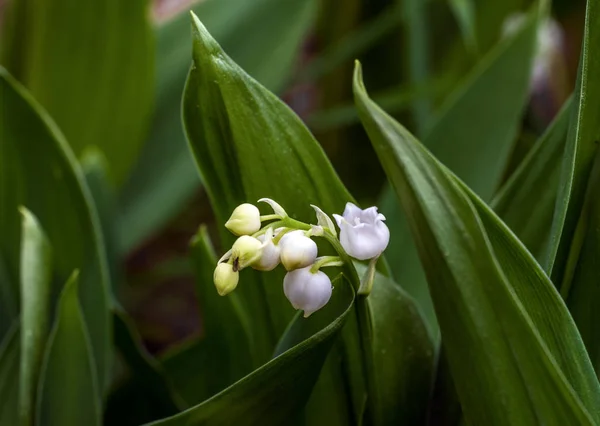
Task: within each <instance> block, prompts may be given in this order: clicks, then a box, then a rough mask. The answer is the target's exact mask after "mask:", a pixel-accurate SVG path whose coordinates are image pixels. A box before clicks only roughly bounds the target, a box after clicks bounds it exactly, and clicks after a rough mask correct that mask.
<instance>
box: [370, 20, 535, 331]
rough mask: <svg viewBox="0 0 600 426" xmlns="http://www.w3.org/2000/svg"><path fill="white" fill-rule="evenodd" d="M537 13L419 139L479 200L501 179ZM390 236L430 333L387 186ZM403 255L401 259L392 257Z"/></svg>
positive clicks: (417, 267) (422, 290)
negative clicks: (475, 193) (422, 137)
mask: <svg viewBox="0 0 600 426" xmlns="http://www.w3.org/2000/svg"><path fill="white" fill-rule="evenodd" d="M536 30H537V14H535V13H534V14H532V16H530V18H529V21H528V22H527V24H526V25H524V26H523V28H522V30H521V31H520V32H519V33H517V34H515V36H514V37H512V38H510V39H508V40H504V41H503V42H502V43H500V44H499V45H498V46H497V47H496V48H494V49H493V50H492V51H491V52H490V53H489V54H487V55H486V56H485V57H484V58H483V59H482V60H481V62H480V63H479V64H478V65H477V66H476V67H475V69H474V70H473V71H472V72H471V73H470V74H469V75H468V76H467V77H466V78H465V80H464V81H463V83H462V84H461V85H460V87H459V88H458V89H456V90H455V91H454V93H453V94H452V95H451V96H450V98H449V99H448V101H447V102H446V104H445V105H444V106H443V107H442V111H441V112H440V114H439V116H438V119H437V121H436V122H435V123H434V124H433V125H432V127H431V129H430V130H429V131H428V132H426V136H425V138H424V144H425V145H426V146H427V147H428V148H429V149H430V150H431V151H432V152H433V154H434V155H435V156H436V157H437V158H438V159H439V160H440V161H441V162H442V163H443V164H444V165H446V166H447V167H448V168H449V169H450V170H452V171H453V172H454V173H456V174H457V175H458V176H459V177H460V178H461V179H462V180H464V181H465V182H466V183H467V184H468V185H469V186H470V187H471V188H472V189H473V190H474V191H475V192H477V193H478V194H479V195H480V196H481V197H482V198H483V199H484V200H489V199H490V198H491V197H492V195H493V193H494V191H495V190H496V189H497V187H498V185H499V184H500V180H501V178H502V175H503V173H504V170H505V167H506V165H507V163H508V160H509V157H510V154H511V152H512V146H513V143H514V140H515V136H516V134H517V130H518V128H519V125H520V121H521V114H522V111H523V108H524V107H525V104H526V101H527V92H528V90H527V88H528V85H529V74H530V70H531V61H532V58H533V54H534V48H535V43H536V39H537V35H536ZM381 211H382V212H383V213H384V214H385V216H386V217H387V218H388V221H387V224H388V226H389V228H390V232H391V235H392V238H391V240H390V246H389V248H388V250H387V256H388V258H389V259H391V260H392V261H391V266H392V272H393V275H394V277H395V279H396V281H397V282H398V283H399V284H400V285H401V286H402V287H403V288H404V289H406V291H408V292H409V293H410V294H411V295H412V296H413V297H414V298H415V299H416V300H417V301H418V302H419V304H420V306H421V308H422V309H423V312H424V314H425V316H426V318H427V320H428V324H429V326H430V327H431V329H432V331H433V332H434V334H436V330H437V326H436V322H435V314H434V310H433V305H432V302H431V298H430V295H429V292H428V291H427V286H426V283H425V276H424V274H423V270H422V267H421V264H420V263H419V261H418V257H417V252H416V248H415V245H414V243H413V242H412V241H411V238H410V235H409V229H408V226H407V224H406V220H405V216H404V214H403V213H402V211H401V210H400V207H399V205H398V201H397V200H396V197H395V194H394V193H393V191H392V190H391V189H390V188H389V187H388V188H387V189H386V191H385V193H384V195H383V198H382V201H381ZM398 259H402V262H399V261H397V260H398Z"/></svg>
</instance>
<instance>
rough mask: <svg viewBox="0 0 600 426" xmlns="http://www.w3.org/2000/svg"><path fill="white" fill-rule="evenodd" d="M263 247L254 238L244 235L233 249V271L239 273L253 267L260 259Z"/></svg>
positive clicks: (234, 244) (236, 241)
mask: <svg viewBox="0 0 600 426" xmlns="http://www.w3.org/2000/svg"><path fill="white" fill-rule="evenodd" d="M262 249H263V245H262V243H261V242H260V241H259V240H258V239H257V238H254V237H250V236H249V235H242V236H241V237H239V238H238V239H237V240H235V243H233V247H231V258H232V259H233V270H234V271H239V270H242V269H244V268H246V267H247V266H250V265H252V264H253V263H254V262H256V261H257V260H259V259H260V257H261V255H262Z"/></svg>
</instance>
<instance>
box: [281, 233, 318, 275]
mask: <svg viewBox="0 0 600 426" xmlns="http://www.w3.org/2000/svg"><path fill="white" fill-rule="evenodd" d="M279 245H280V247H281V254H280V256H281V263H282V264H283V266H284V267H285V269H287V270H288V271H292V270H294V269H299V268H304V267H305V266H309V265H312V264H313V263H314V262H315V259H316V258H317V244H316V243H315V242H314V241H313V240H311V239H310V238H308V237H307V236H306V235H304V231H292V232H289V233H287V234H285V235H284V236H283V237H282V238H281V241H280V242H279Z"/></svg>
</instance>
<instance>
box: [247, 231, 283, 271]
mask: <svg viewBox="0 0 600 426" xmlns="http://www.w3.org/2000/svg"><path fill="white" fill-rule="evenodd" d="M256 238H257V239H258V240H259V241H260V242H262V246H263V248H262V254H261V256H260V259H258V260H257V261H256V262H254V263H253V264H252V267H253V268H254V269H258V270H259V271H272V270H273V269H275V268H276V267H277V265H279V255H280V252H281V249H280V247H279V245H275V244H273V229H271V228H269V230H268V231H267V232H266V233H264V234H263V235H259V236H258V237H256Z"/></svg>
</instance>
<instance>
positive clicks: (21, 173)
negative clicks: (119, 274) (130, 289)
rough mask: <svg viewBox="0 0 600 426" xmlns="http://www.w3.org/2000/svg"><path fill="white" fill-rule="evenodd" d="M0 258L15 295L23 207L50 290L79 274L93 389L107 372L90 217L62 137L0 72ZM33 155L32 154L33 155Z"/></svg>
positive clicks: (98, 259) (101, 265)
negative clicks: (44, 248)
mask: <svg viewBox="0 0 600 426" xmlns="http://www.w3.org/2000/svg"><path fill="white" fill-rule="evenodd" d="M0 117H1V120H2V121H1V125H0V235H2V238H1V239H0V258H1V259H3V260H4V261H5V264H6V269H7V276H8V278H9V280H8V281H9V282H10V283H12V284H13V286H14V288H13V290H12V294H19V287H18V282H19V281H18V277H19V267H18V265H19V257H20V253H19V242H20V239H21V237H20V233H21V232H20V228H21V227H20V220H21V219H20V217H19V213H18V210H17V209H18V206H27V208H28V209H29V210H31V212H32V213H33V214H35V216H36V217H37V218H38V220H39V221H40V223H43V224H44V231H45V232H46V234H47V236H48V239H49V240H50V241H52V245H53V249H54V251H53V253H54V257H53V268H54V270H53V278H54V293H58V291H60V288H62V286H63V283H64V282H66V280H67V279H68V277H69V276H70V274H71V273H72V271H73V270H74V269H79V270H80V271H81V273H80V278H79V279H80V286H79V295H80V297H81V304H82V309H83V313H84V316H85V322H86V324H87V327H88V329H89V333H90V337H91V343H92V348H93V352H94V361H95V364H96V370H97V376H98V379H99V384H100V389H105V386H106V384H107V380H108V372H109V368H110V340H111V339H110V334H111V328H110V327H111V326H110V316H109V312H108V305H109V277H108V272H107V268H106V259H105V253H104V248H103V242H102V236H101V234H100V228H99V225H98V219H97V217H96V212H95V210H94V207H93V203H92V200H91V197H90V195H89V190H88V188H87V186H86V185H85V181H84V178H83V176H82V173H81V171H80V169H79V167H78V165H77V162H76V160H75V158H74V156H73V154H72V151H71V149H70V148H69V146H68V144H67V142H66V140H65V138H64V137H63V135H62V133H60V131H59V130H58V128H57V127H56V125H55V124H54V122H53V121H52V120H51V119H50V117H49V116H48V114H47V113H46V112H45V111H44V110H42V108H41V107H40V106H39V104H38V103H37V102H36V101H35V100H34V99H33V98H32V97H31V95H30V94H29V93H28V92H27V91H26V90H25V89H24V88H23V87H22V86H21V85H20V84H19V83H17V82H16V81H15V80H14V79H13V78H12V77H11V76H10V75H9V74H8V73H7V72H6V71H5V70H4V69H3V68H0ZM34 154H35V155H34Z"/></svg>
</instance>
